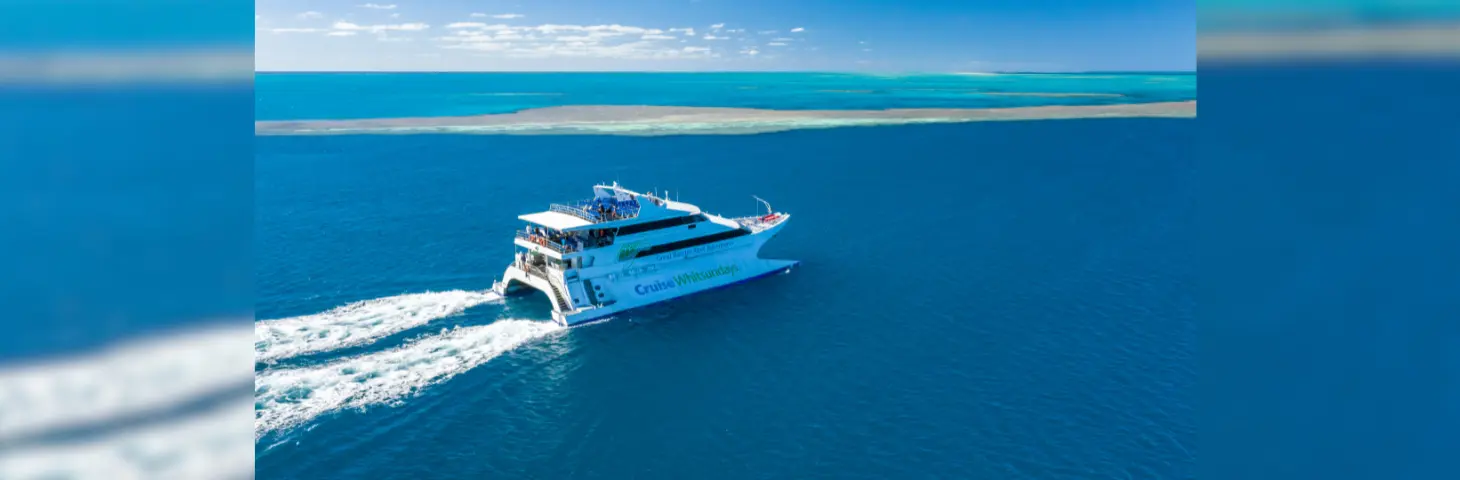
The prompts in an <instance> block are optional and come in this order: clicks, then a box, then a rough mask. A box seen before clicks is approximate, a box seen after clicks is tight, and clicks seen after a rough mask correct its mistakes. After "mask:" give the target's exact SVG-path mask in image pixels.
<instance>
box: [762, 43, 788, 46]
mask: <svg viewBox="0 0 1460 480" xmlns="http://www.w3.org/2000/svg"><path fill="white" fill-rule="evenodd" d="M765 45H766V46H767V47H784V46H786V44H785V43H781V42H771V43H767V44H765Z"/></svg>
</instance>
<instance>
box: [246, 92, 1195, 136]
mask: <svg viewBox="0 0 1460 480" xmlns="http://www.w3.org/2000/svg"><path fill="white" fill-rule="evenodd" d="M1195 117H1196V101H1195V100H1190V101H1183V102H1157V103H1129V104H1115V105H1075V106H1071V105H1046V106H1037V107H1014V108H901V109H888V110H766V109H754V108H726V107H669V106H627V105H575V106H561V107H547V108H535V109H528V110H523V111H520V112H515V113H504V114H494V115H471V116H457V117H415V118H372V119H352V120H279V121H258V122H254V133H255V134H256V135H359V134H393V135H400V134H441V133H455V134H492V135H583V134H592V135H634V136H657V135H744V134H755V133H768V132H780V131H787V130H798V129H808V128H835V127H850V126H876V125H905V124H919V123H959V122H980V121H1013V120H1060V119H1082V118H1195Z"/></svg>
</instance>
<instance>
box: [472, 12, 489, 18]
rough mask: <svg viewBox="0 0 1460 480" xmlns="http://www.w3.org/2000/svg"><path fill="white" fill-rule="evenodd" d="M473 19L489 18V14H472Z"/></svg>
mask: <svg viewBox="0 0 1460 480" xmlns="http://www.w3.org/2000/svg"><path fill="white" fill-rule="evenodd" d="M471 18H487V14H485V13H473V14H471Z"/></svg>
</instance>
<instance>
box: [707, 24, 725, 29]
mask: <svg viewBox="0 0 1460 480" xmlns="http://www.w3.org/2000/svg"><path fill="white" fill-rule="evenodd" d="M722 28H725V24H723V23H716V24H714V25H710V30H719V29H722Z"/></svg>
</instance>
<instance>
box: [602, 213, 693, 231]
mask: <svg viewBox="0 0 1460 480" xmlns="http://www.w3.org/2000/svg"><path fill="white" fill-rule="evenodd" d="M703 221H705V216H704V215H687V216H683V217H674V218H666V219H663V220H655V221H652V222H644V223H640V224H635V225H625V226H623V227H620V228H619V229H618V234H619V236H624V235H633V234H635V233H644V232H648V231H652V230H660V229H665V228H670V227H678V226H680V225H688V224H692V223H699V222H703Z"/></svg>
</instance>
